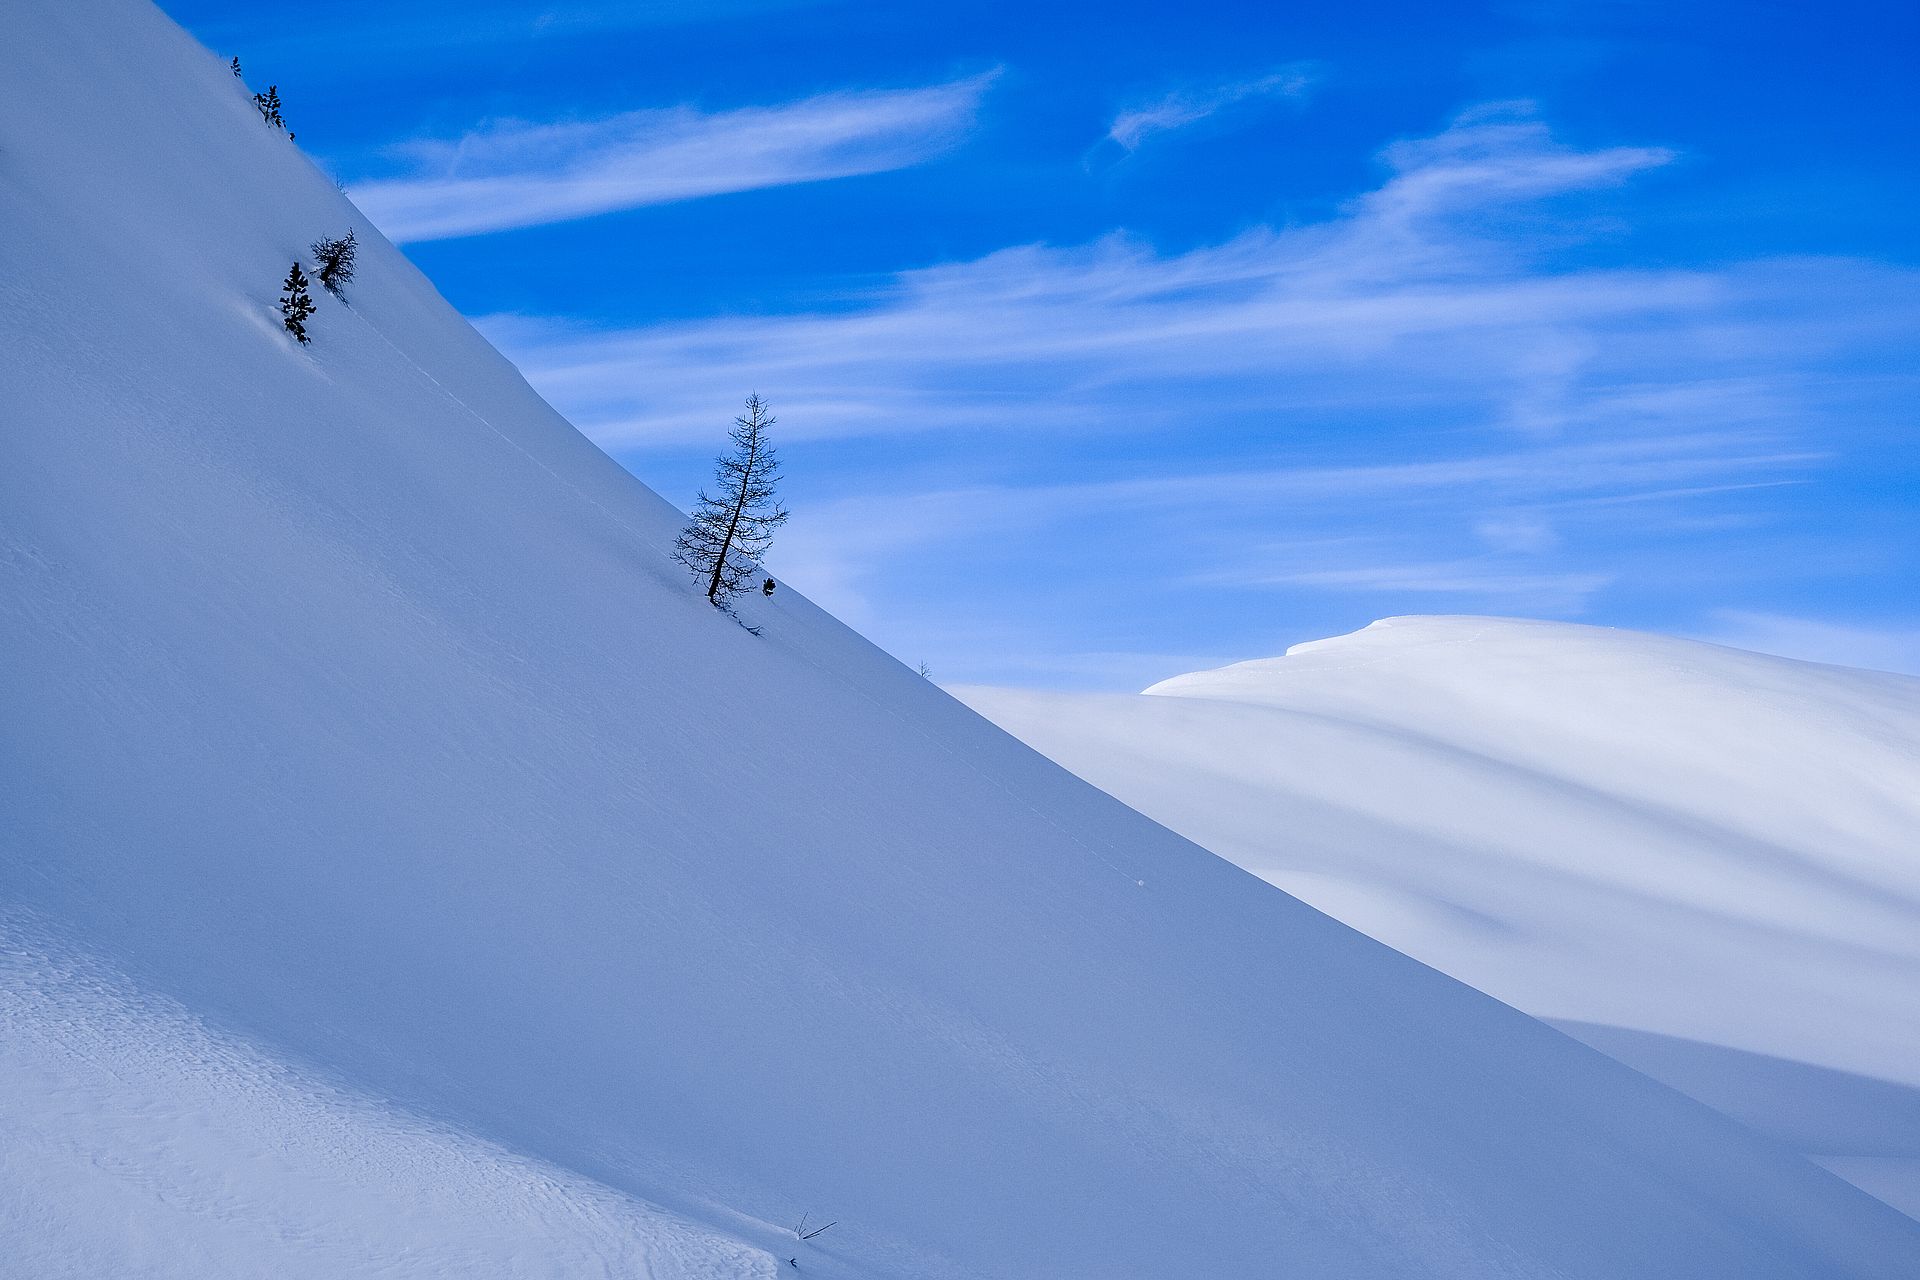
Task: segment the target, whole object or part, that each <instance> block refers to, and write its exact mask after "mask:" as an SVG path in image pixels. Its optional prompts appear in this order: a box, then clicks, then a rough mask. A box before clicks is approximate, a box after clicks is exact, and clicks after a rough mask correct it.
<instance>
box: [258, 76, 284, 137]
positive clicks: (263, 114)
mask: <svg viewBox="0 0 1920 1280" xmlns="http://www.w3.org/2000/svg"><path fill="white" fill-rule="evenodd" d="M253 105H254V108H255V109H256V110H258V111H259V112H260V118H261V119H262V120H265V121H266V122H267V123H268V124H270V125H272V126H273V127H274V128H276V129H284V128H286V127H287V122H286V119H285V118H284V117H282V116H281V114H280V86H279V85H277V84H270V85H268V86H267V91H266V92H265V93H256V94H254V95H253Z"/></svg>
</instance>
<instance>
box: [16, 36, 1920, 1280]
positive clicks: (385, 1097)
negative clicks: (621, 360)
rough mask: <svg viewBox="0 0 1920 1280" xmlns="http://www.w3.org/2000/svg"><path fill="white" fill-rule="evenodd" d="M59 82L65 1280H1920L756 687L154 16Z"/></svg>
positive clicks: (742, 650) (287, 150)
mask: <svg viewBox="0 0 1920 1280" xmlns="http://www.w3.org/2000/svg"><path fill="white" fill-rule="evenodd" d="M7 27H8V30H7V36H6V39H5V40H4V41H0V246H4V255H5V256H4V259H0V377H3V378H4V398H3V399H0V409H3V410H4V413H5V420H4V422H3V423H0V451H4V452H3V453H0V727H3V728H4V732H0V929H4V935H3V938H0V955H4V957H5V964H4V966H0V976H3V977H4V982H3V983H0V1018H4V1023H3V1024H0V1034H4V1050H0V1073H4V1074H3V1075H0V1152H4V1155H0V1269H6V1268H10V1269H11V1270H12V1272H13V1273H14V1274H22V1273H24V1274H28V1275H32V1276H34V1277H36V1280H44V1278H48V1277H76V1278H77V1277H89V1278H92V1277H98V1276H100V1275H103V1274H124V1273H132V1274H142V1273H149V1272H150V1273H154V1274H163V1275H164V1274H182V1275H185V1274H192V1275H195V1276H201V1277H205V1276H220V1275H234V1276H257V1275H262V1274H272V1275H275V1276H286V1277H294V1276H313V1277H321V1276H325V1277H340V1276H353V1275H378V1274H382V1273H383V1272H384V1273H386V1274H395V1275H432V1274H434V1273H435V1272H436V1270H437V1271H439V1272H440V1273H444V1274H465V1275H554V1276H561V1275H565V1276H575V1275H580V1274H583V1273H593V1274H607V1275H646V1274H653V1275H656V1276H658V1277H661V1280H669V1278H671V1277H704V1276H708V1275H714V1276H717V1275H748V1276H751V1275H754V1274H763V1275H764V1274H766V1273H767V1270H768V1267H769V1266H770V1265H771V1267H772V1268H773V1270H774V1271H775V1272H776V1273H778V1274H787V1273H789V1272H790V1271H791V1270H792V1268H788V1267H786V1265H785V1263H784V1262H783V1261H782V1259H785V1258H788V1257H793V1258H796V1259H797V1266H798V1270H799V1273H800V1274H803V1275H816V1276H826V1277H902V1278H904V1277H914V1278H915V1280H922V1278H935V1280H938V1278H940V1277H963V1276H964V1277H1008V1278H1011V1277H1049V1278H1061V1280H1071V1278H1072V1277H1101V1278H1102V1280H1125V1278H1127V1277H1140V1278H1146V1277H1155V1278H1165V1277H1203V1278H1204V1277H1227V1276H1249V1275H1263V1276H1264V1275H1311V1276H1316V1277H1369V1278H1372V1277H1423V1278H1426V1277H1473V1278H1474V1280H1487V1278H1489V1277H1501V1276H1511V1277H1529V1278H1534V1277H1543V1276H1555V1277H1671V1276H1675V1275H1685V1276H1689V1277H1728V1278H1733V1277H1739V1278H1740V1280H1766V1278H1769V1277H1803V1278H1812V1277H1836V1276H1857V1277H1868V1276H1873V1277H1895V1276H1908V1275H1911V1274H1913V1273H1914V1271H1915V1268H1916V1266H1920V1225H1916V1224H1915V1223H1913V1222H1912V1221H1910V1220H1909V1219H1907V1218H1905V1217H1903V1216H1901V1215H1899V1214H1897V1213H1894V1212H1892V1211H1890V1210H1888V1209H1887V1208H1886V1207H1885V1206H1884V1205H1882V1204H1880V1203H1879V1202H1877V1201H1875V1200H1873V1199H1872V1198H1870V1197H1868V1196H1865V1195H1862V1194H1861V1193H1860V1192H1858V1191H1857V1190H1855V1189H1854V1188H1853V1187H1851V1186H1848V1185H1847V1184H1846V1183H1844V1182H1843V1181H1841V1180H1840V1179H1838V1178H1835V1177H1833V1176H1831V1175H1830V1174H1828V1173H1826V1172H1824V1171H1822V1170H1820V1169H1817V1168H1815V1167H1814V1166H1813V1165H1811V1164H1809V1163H1807V1162H1806V1161H1804V1160H1803V1159H1801V1158H1800V1157H1799V1156H1798V1155H1796V1154H1794V1153H1792V1152H1791V1151H1789V1150H1788V1149H1786V1148H1785V1147H1783V1146H1781V1145H1780V1144H1778V1143H1776V1142H1774V1141H1772V1140H1770V1139H1767V1138H1763V1137H1761V1136H1758V1135H1756V1134H1754V1133H1753V1132H1751V1131H1750V1130H1748V1129H1747V1128H1745V1127H1743V1126H1740V1125H1738V1124H1736V1123H1734V1122H1732V1121H1730V1120H1728V1119H1726V1118H1725V1117H1723V1116H1721V1115H1720V1114H1718V1113H1716V1112H1714V1111H1711V1110H1710V1109H1708V1108H1706V1107H1703V1106H1701V1105H1699V1104H1698V1103H1695V1102H1693V1101H1691V1100H1689V1099H1687V1098H1684V1097H1682V1096H1681V1095H1679V1094H1677V1093H1675V1092H1673V1091H1671V1090H1669V1089H1667V1088H1666V1087H1664V1086H1662V1085H1659V1084H1657V1083H1654V1082H1653V1081H1651V1080H1649V1079H1647V1078H1645V1077H1643V1076H1641V1075H1639V1074H1637V1073H1635V1072H1632V1071H1630V1070H1628V1069H1626V1068H1625V1067H1622V1066H1621V1065H1619V1064H1618V1063H1616V1062H1614V1061H1612V1060H1611V1059H1609V1058H1607V1057H1605V1056H1603V1055H1601V1054H1599V1053H1596V1052H1593V1051H1591V1050H1589V1049H1587V1048H1585V1047H1584V1046H1581V1045H1579V1044H1577V1043H1576V1042H1574V1041H1572V1040H1570V1039H1568V1038H1566V1037H1565V1036H1563V1035H1561V1034H1560V1033H1559V1032H1557V1031H1554V1030H1552V1029H1551V1028H1549V1027H1546V1026H1544V1025H1543V1024H1541V1023H1539V1022H1536V1021H1534V1020H1532V1019H1530V1018H1528V1017H1526V1016H1524V1015H1521V1014H1519V1013H1517V1012H1515V1011H1514V1010H1512V1009H1510V1008H1508V1007H1507V1006H1505V1005H1502V1004H1500V1003H1498V1002H1497V1001H1495V1000H1493V999H1491V998H1489V997H1487V996H1484V995H1482V994H1480V993H1479V992H1476V991H1474V990H1472V989H1470V988H1468V987H1466V986H1464V985H1461V984H1460V983H1457V982H1455V981H1454V980H1452V979H1450V978H1446V977H1444V976H1442V975H1440V974H1438V973H1436V972H1434V971H1433V970H1431V969H1428V968H1426V967H1425V966H1422V965H1420V964H1418V963H1416V962H1414V961H1411V960H1409V959H1407V958H1406V957H1404V956H1402V955H1400V954H1398V953H1396V952H1394V951H1392V950H1390V949H1388V948H1387V947H1384V946H1382V945H1379V944H1377V943H1375V942H1372V941H1370V940H1368V939H1366V938H1364V937H1362V936H1361V935H1359V934H1357V933H1355V932H1353V931H1351V930H1349V929H1348V928H1346V927H1345V926H1343V925H1340V924H1338V923H1336V922H1334V921H1332V920H1330V919H1328V918H1326V917H1324V916H1322V915H1320V914H1318V913H1317V912H1315V911H1313V910H1312V909H1310V908H1308V907H1306V906H1304V905H1302V904H1300V903H1298V902H1296V901H1295V900H1294V899H1292V898H1290V897H1288V896H1287V895H1285V894H1282V893H1279V892H1277V891H1275V890H1274V889H1272V888H1271V887H1270V886H1267V885H1265V884H1263V883H1261V882H1260V881H1259V880H1257V879H1256V878H1254V877H1252V876H1249V875H1247V874H1246V873H1244V872H1242V871H1240V870H1238V869H1236V868H1234V867H1232V866H1231V865H1229V864H1228V863H1226V862H1224V861H1222V860H1220V859H1219V858H1216V857H1214V856H1213V855H1211V854H1209V853H1206V852H1205V851H1203V850H1201V849H1199V848H1198V847H1196V846H1194V845H1192V844H1190V843H1188V842H1187V841H1185V840H1183V839H1181V838H1179V837H1177V836H1175V835H1173V834H1171V833H1170V832H1168V831H1166V830H1164V829H1163V828H1161V827H1158V826H1156V825H1154V824H1153V823H1151V822H1149V821H1147V820H1145V819H1143V818H1141V817H1140V816H1139V815H1138V814H1136V813H1134V812H1132V811H1131V810H1129V809H1126V808H1125V807H1123V806H1121V805H1119V804H1118V803H1116V802H1114V801H1112V800H1111V799H1110V798H1109V797H1107V796H1104V795H1102V794H1100V793H1099V792H1097V791H1096V790H1094V789H1093V788H1091V787H1088V786H1087V785H1086V784H1084V783H1082V782H1080V781H1079V780H1077V779H1075V778H1074V777H1072V776H1071V775H1069V774H1068V773H1066V772H1065V771H1064V770H1061V769H1059V768H1057V767H1056V766H1054V765H1052V764H1050V763H1049V762H1047V761H1046V760H1044V759H1043V758H1042V757H1040V756H1039V755H1037V754H1035V753H1034V752H1032V751H1030V750H1029V749H1028V748H1026V747H1023V746H1021V745H1020V744H1018V743H1017V742H1015V741H1014V740H1013V739H1011V738H1009V737H1008V736H1006V735H1005V734H1003V733H1002V732H1001V731H1000V730H998V729H996V728H994V727H993V726H991V725H990V724H988V723H987V722H985V721H984V720H982V719H980V718H979V717H977V716H975V715H974V714H973V713H972V712H970V711H968V710H967V709H966V708H964V707H962V706H961V705H960V704H958V703H956V702H954V701H953V700H952V699H950V698H948V697H947V696H946V695H945V694H943V693H942V692H941V691H940V690H938V689H937V688H935V687H933V686H932V685H931V684H929V683H928V682H927V681H925V680H922V679H921V678H919V677H918V676H916V675H914V674H913V673H912V672H910V671H907V670H905V669H904V668H902V667H900V666H899V665H898V664H897V663H894V662H893V661H892V660H890V659H889V658H887V657H886V656H885V655H884V654H882V653H880V652H879V651H878V650H876V649H874V648H873V647H872V646H870V645H868V644H867V643H866V642H865V641H863V640H862V639H861V638H860V637H858V636H857V635H854V634H853V633H851V632H849V631H848V630H846V629H845V628H843V627H841V626H840V625H839V624H837V623H835V622H834V621H833V620H832V619H831V618H829V617H827V616H825V615H824V614H822V613H821V612H820V611H818V610H817V609H815V608H814V607H813V606H812V605H810V604H809V603H808V602H807V601H806V600H805V599H804V598H802V597H801V596H799V595H797V594H795V593H793V592H791V591H782V592H780V593H779V594H777V595H776V596H774V597H773V598H772V599H770V600H761V599H754V600H752V601H751V602H750V603H749V605H748V606H747V608H748V614H747V617H748V620H749V621H751V622H753V623H756V624H761V625H764V627H765V634H764V635H762V636H760V637H758V638H756V637H754V636H752V635H750V634H748V633H747V631H745V630H744V629H742V628H741V627H739V626H736V625H734V624H733V623H732V622H731V621H729V620H728V619H727V618H725V617H724V616H722V615H720V614H718V613H716V612H715V611H714V610H712V609H711V608H709V607H708V606H707V605H706V604H705V602H704V600H703V599H702V598H701V595H700V593H699V592H698V590H697V589H695V588H694V587H693V586H692V585H691V584H690V582H689V581H688V580H687V579H686V578H685V576H684V575H683V572H682V571H681V570H680V569H679V568H678V567H677V566H675V565H674V564H672V562H671V561H670V560H669V558H668V555H667V548H668V545H669V543H670V540H671V537H672V534H673V532H674V531H675V528H676V527H677V524H678V522H679V520H680V518H681V517H680V516H679V514H678V513H677V512H676V511H675V510H674V509H673V508H672V507H670V506H669V505H668V504H666V503H665V502H663V501H661V500H660V499H659V498H657V497H655V496H654V495H653V494H651V493H649V492H648V491H646V490H645V489H644V488H642V487H641V486H640V485H638V484H637V483H636V482H634V481H633V480H632V479H631V478H629V477H628V476H626V475H625V474H624V473H623V472H622V471H621V470H620V469H619V468H618V467H617V466H616V465H614V464H613V463H612V462H611V461H610V460H608V459H607V458H606V457H605V456H604V455H602V454H601V453H600V452H599V451H597V450H596V449H595V448H594V447H593V446H592V445H591V444H590V443H588V442H587V441H586V440H585V439H583V438H582V437H580V436H579V435H578V434H577V433H576V432H574V431H573V430H572V428H570V427H569V426H568V425H567V424H566V423H565V422H564V421H562V420H561V419H560V418H559V417H558V416H557V415H555V414H554V413H553V411H552V410H551V409H549V408H548V407H547V406H546V405H545V404H544V403H542V402H541V401H540V400H539V399H538V398H537V397H536V396H535V395H534V394H533V393H532V392H531V391H530V390H529V389H528V388H527V387H526V385H525V384H524V383H523V382H522V380H521V379H520V378H519V376H518V375H517V374H516V373H515V372H514V370H513V369H512V368H511V367H510V366H509V365H508V364H507V363H506V362H505V361H504V360H503V359H501V358H500V357H499V356H498V355H497V354H496V353H495V352H494V351H493V350H492V349H491V348H489V347H488V346H487V344H486V343H485V342H484V341H483V340H482V339H481V338H480V337H479V336H478V335H477V334H475V333H474V332H473V330H472V329H471V328H470V327H469V326H467V325H466V324H465V323H464V322H462V321H461V320H460V319H459V317H458V316H457V315H456V314H455V313H454V312H453V311H452V310H451V309H450V308H448V307H447V306H446V305H445V303H444V302H443V301H442V300H441V299H440V298H439V297H438V296H437V295H436V294H435V293H434V291H433V289H432V287H431V286H430V285H429V284H428V283H427V282H426V280H425V279H423V278H422V277H421V276H420V275H419V274H418V273H417V272H415V271H414V270H413V269H412V268H411V267H410V266H408V264H407V263H406V262H405V260H404V259H403V258H402V257H401V256H400V255H399V254H398V253H397V252H395V251H394V250H393V249H392V247H391V246H390V245H388V244H387V243H386V242H385V241H384V240H383V239H382V238H381V237H380V236H379V235H378V234H377V232H375V231H374V229H373V228H372V227H370V226H369V225H367V224H366V222H365V221H364V220H363V219H362V218H361V217H360V216H359V215H358V214H357V213H356V212H355V210H354V209H353V208H352V206H351V205H350V204H349V203H348V202H347V200H346V199H345V197H344V196H342V195H341V194H340V193H339V192H338V191H337V190H336V189H335V188H334V186H333V185H332V183H331V182H329V181H328V180H327V178H326V177H325V176H324V175H323V174H322V173H320V172H319V171H318V170H317V169H315V168H314V167H313V166H312V165H311V164H309V163H308V162H307V161H306V160H305V159H304V158H302V156H301V155H300V153H299V152H298V150H297V149H296V148H295V147H294V146H293V145H292V144H291V143H289V142H288V141H287V140H286V139H285V138H284V137H281V136H280V135H278V134H276V133H275V132H273V131H272V130H269V129H267V128H266V127H264V126H263V125H262V123H261V121H260V120H259V119H258V117H257V116H256V115H255V113H254V112H253V110H252V108H251V106H250V105H249V104H248V102H247V101H246V98H245V91H244V89H243V88H242V87H241V86H240V85H239V84H238V83H237V82H236V81H234V79H233V78H232V77H231V76H230V75H229V74H228V73H227V70H226V68H225V66H224V65H223V59H221V58H219V57H215V56H213V55H210V54H209V53H207V52H206V51H204V50H202V49H200V48H199V47H198V46H196V45H195V44H194V43H193V42H192V41H191V40H189V39H188V38H187V37H186V36H185V35H184V34H183V33H181V32H180V31H179V30H178V29H177V28H176V27H174V26H173V25H172V24H171V23H170V22H168V21H167V20H166V19H165V18H164V17H162V16H161V15H160V14H159V13H158V12H157V11H156V10H154V9H152V8H150V7H148V6H146V5H145V4H144V3H142V2H136V0H29V2H28V3H24V4H22V3H17V2H16V3H13V4H10V5H9V6H8V13H7ZM252 70H254V72H255V74H256V75H259V74H261V73H262V72H263V71H265V69H263V68H253V69H252ZM263 78H265V77H263ZM282 87H283V89H284V90H286V94H285V96H286V97H287V99H288V101H289V107H288V110H289V113H290V115H291V117H292V120H293V123H294V125H295V127H296V128H297V127H299V124H300V120H299V107H298V102H299V96H298V91H297V86H282ZM349 226H351V227H353V228H355V229H356V230H357V231H358V232H359V238H360V241H361V244H362V250H361V260H360V261H361V265H360V272H359V277H360V278H359V279H358V280H357V281H356V282H355V284H354V285H353V286H352V288H351V290H350V299H351V304H352V305H351V307H348V306H343V305H341V304H340V303H338V302H336V301H335V300H333V299H331V298H327V297H324V296H323V297H321V298H320V299H319V301H320V310H319V314H318V315H317V316H316V317H315V319H314V321H313V322H312V323H311V326H310V328H311V331H312V333H313V338H314V341H313V345H312V346H311V347H307V348H302V347H298V346H296V345H294V344H293V343H292V342H291V341H289V339H288V338H287V336H286V335H285V334H284V333H283V332H281V330H280V328H279V325H278V318H277V316H276V315H275V313H274V300H275V296H276V293H277V289H278V284H279V281H280V280H281V279H282V278H283V277H284V275H285V273H286V269H287V264H288V262H290V261H291V260H292V259H293V258H294V257H296V256H297V255H299V254H300V253H301V252H302V251H303V249H304V247H305V246H306V245H307V244H308V243H309V242H310V241H311V240H313V239H314V238H315V237H317V236H320V235H323V234H326V235H338V234H341V233H342V232H343V231H344V230H345V229H346V228H347V227H349ZM727 411H728V410H727V407H726V406H716V414H718V415H720V416H721V417H722V418H724V416H725V415H726V413H727ZM804 1212H811V1213H813V1214H814V1215H815V1216H814V1219H813V1220H814V1221H820V1220H822V1219H838V1225H837V1226H835V1227H834V1228H833V1229H832V1230H831V1231H830V1232H829V1233H827V1234H826V1235H824V1236H822V1237H820V1238H819V1239H817V1240H815V1241H813V1242H811V1243H809V1244H804V1245H803V1244H801V1243H799V1242H798V1241H796V1240H795V1239H794V1237H793V1234H792V1232H791V1230H790V1226H791V1224H792V1223H793V1222H794V1221H796V1220H797V1219H798V1218H799V1217H800V1216H801V1214H802V1213H804ZM769 1260H771V1261H769Z"/></svg>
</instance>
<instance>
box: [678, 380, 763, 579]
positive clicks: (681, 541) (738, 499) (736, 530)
mask: <svg viewBox="0 0 1920 1280" xmlns="http://www.w3.org/2000/svg"><path fill="white" fill-rule="evenodd" d="M773 423H774V417H773V415H772V414H771V413H769V412H767V402H766V401H764V400H762V399H761V398H760V397H759V396H758V395H751V396H748V397H747V409H746V412H745V413H743V414H741V415H740V416H739V417H737V418H735V419H734V420H733V429H732V430H731V431H729V432H728V433H727V435H728V438H729V439H731V440H732V441H733V449H732V451H731V452H729V453H727V454H725V455H723V456H722V457H720V458H719V459H718V460H716V462H715V464H714V486H715V488H716V489H717V490H718V493H717V494H709V493H708V492H707V491H706V490H705V489H702V490H701V491H700V500H699V502H697V503H696V504H695V505H694V508H693V519H692V520H691V521H690V522H689V523H688V525H687V527H686V528H685V529H682V530H681V531H680V536H679V538H678V539H676V540H675V541H674V544H673V558H674V559H676V560H678V561H679V562H680V563H681V564H683V565H685V566H687V568H688V569H690V570H692V571H693V575H694V577H696V578H700V579H704V580H705V582H706V586H707V599H708V600H710V601H711V602H713V604H714V605H715V606H716V607H718V608H722V609H725V608H728V606H729V602H730V601H731V600H732V599H733V597H734V596H735V595H736V594H738V593H739V592H740V591H742V590H743V589H745V588H746V587H747V586H749V585H751V584H752V583H753V582H754V581H755V580H756V579H757V578H758V576H759V571H760V559H761V557H762V556H764V555H766V554H767V548H768V547H769V546H771V545H772V544H773V531H774V530H775V529H778V528H779V527H780V526H781V525H783V524H785V523H786V522H787V509H786V508H785V507H783V506H781V505H780V504H779V503H778V502H777V501H775V500H774V496H773V494H774V489H775V488H776V487H777V486H778V485H779V483H780V461H779V459H778V458H777V457H775V456H774V451H773V444H772V442H771V441H769V440H768V439H767V428H768V427H771V426H772V425H773Z"/></svg>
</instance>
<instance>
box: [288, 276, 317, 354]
mask: <svg viewBox="0 0 1920 1280" xmlns="http://www.w3.org/2000/svg"><path fill="white" fill-rule="evenodd" d="M312 314H313V295H312V294H311V293H308V292H307V273H306V272H304V271H302V270H301V269H300V264H299V263H297V262H296V263H294V264H293V269H292V270H291V271H289V272H287V279H286V282H285V283H284V284H282V285H281V286H280V315H281V317H282V318H283V319H284V320H285V322H286V326H287V332H288V333H290V334H292V335H293V336H294V337H295V338H298V339H299V340H300V342H301V344H302V345H305V344H306V343H308V342H310V341H311V339H310V338H308V337H307V317H309V316H311V315H312Z"/></svg>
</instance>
